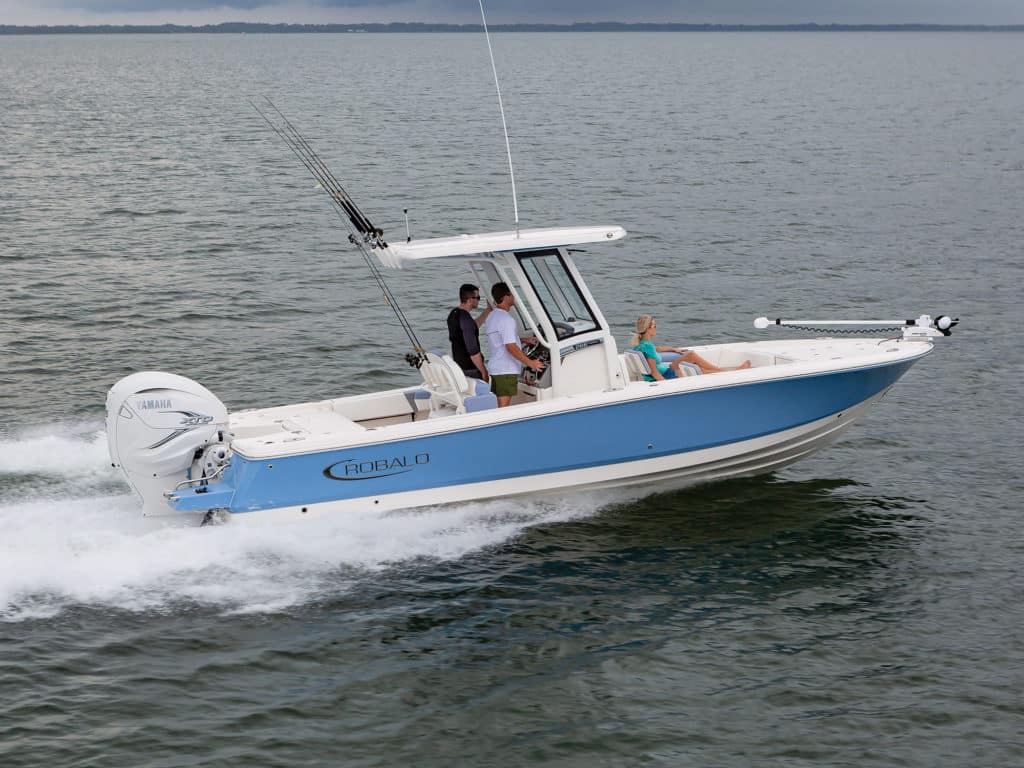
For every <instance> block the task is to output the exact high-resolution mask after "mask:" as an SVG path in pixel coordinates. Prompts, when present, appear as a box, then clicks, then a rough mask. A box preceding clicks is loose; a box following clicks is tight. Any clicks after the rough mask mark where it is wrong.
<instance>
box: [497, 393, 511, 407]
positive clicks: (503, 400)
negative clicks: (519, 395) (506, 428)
mask: <svg viewBox="0 0 1024 768" xmlns="http://www.w3.org/2000/svg"><path fill="white" fill-rule="evenodd" d="M511 404H512V395H498V407H499V408H507V407H508V406H510V405H511Z"/></svg>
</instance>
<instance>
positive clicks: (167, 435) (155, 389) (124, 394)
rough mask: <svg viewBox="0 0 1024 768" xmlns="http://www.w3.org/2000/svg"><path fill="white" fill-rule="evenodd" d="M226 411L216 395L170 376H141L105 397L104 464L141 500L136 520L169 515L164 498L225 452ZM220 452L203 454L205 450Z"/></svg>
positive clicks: (123, 382)
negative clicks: (120, 474) (115, 469)
mask: <svg viewBox="0 0 1024 768" xmlns="http://www.w3.org/2000/svg"><path fill="white" fill-rule="evenodd" d="M229 442H230V436H229V434H228V411H227V408H226V407H225V406H224V403H222V402H221V401H220V400H219V399H218V398H217V396H216V395H214V394H213V393H212V392H210V390H208V389H207V388H206V387H204V386H203V385H202V384H198V383H197V382H195V381H192V380H191V379H187V378H185V377H184V376H178V375H176V374H173V373H163V372H161V371H144V372H142V373H133V374H132V375H130V376H126V377H125V378H123V379H121V380H120V381H119V382H117V383H116V384H115V385H114V386H113V387H111V388H110V391H109V392H108V393H107V443H108V447H109V449H110V460H111V462H112V463H113V465H114V466H115V467H120V468H121V470H122V471H123V472H124V473H125V476H126V477H127V478H128V483H129V484H130V485H131V487H132V488H133V489H134V490H135V491H136V493H138V494H139V495H140V496H141V497H142V514H143V515H146V516H151V515H166V514H173V510H172V509H171V508H170V507H169V506H168V504H167V500H166V499H165V498H164V492H165V491H170V490H173V489H174V488H175V487H176V486H177V485H178V484H179V483H181V482H182V481H184V480H189V479H195V478H194V477H190V476H189V475H190V470H192V469H193V465H194V464H195V467H196V468H197V469H198V470H199V471H202V469H203V465H204V464H208V463H209V457H210V456H217V457H220V458H221V459H223V458H224V456H226V455H227V454H228V453H229V451H230V446H229ZM218 444H219V445H221V446H223V455H222V452H221V450H220V449H219V448H214V450H212V451H210V450H208V449H209V448H210V447H211V446H216V445H218Z"/></svg>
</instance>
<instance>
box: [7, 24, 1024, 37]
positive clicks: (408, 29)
mask: <svg viewBox="0 0 1024 768" xmlns="http://www.w3.org/2000/svg"><path fill="white" fill-rule="evenodd" d="M489 28H490V30H491V31H492V32H1024V24H1004V25H988V24H649V23H638V24H626V23H619V22H588V23H576V24H493V25H491V26H490V27H489ZM482 29H483V28H482V27H481V26H480V25H479V24H427V23H420V22H392V23H389V24H258V23H248V22H224V23H221V24H203V25H200V26H190V25H182V24H157V25H136V24H96V25H78V24H66V25H37V26H27V25H26V26H19V25H13V24H0V35H66V34H78V35H83V34H86V35H90V34H104V35H110V34H197V33H198V34H246V33H255V34H295V33H311V32H321V33H333V34H339V33H344V34H348V33H358V32H368V33H422V32H481V31H482Z"/></svg>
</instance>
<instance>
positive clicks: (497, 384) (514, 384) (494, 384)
mask: <svg viewBox="0 0 1024 768" xmlns="http://www.w3.org/2000/svg"><path fill="white" fill-rule="evenodd" d="M491 392H493V393H494V394H496V395H497V396H498V397H515V396H516V395H517V394H518V393H519V377H518V376H516V375H515V374H514V373H504V374H498V375H497V376H491Z"/></svg>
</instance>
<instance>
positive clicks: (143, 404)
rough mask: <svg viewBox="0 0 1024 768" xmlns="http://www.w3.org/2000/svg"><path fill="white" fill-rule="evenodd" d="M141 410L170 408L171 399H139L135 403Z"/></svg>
mask: <svg viewBox="0 0 1024 768" xmlns="http://www.w3.org/2000/svg"><path fill="white" fill-rule="evenodd" d="M135 404H136V405H137V406H138V407H139V410H140V411H151V410H155V409H157V408H170V407H171V401H170V400H167V399H166V398H165V399H162V400H139V401H137V402H136V403H135Z"/></svg>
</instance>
